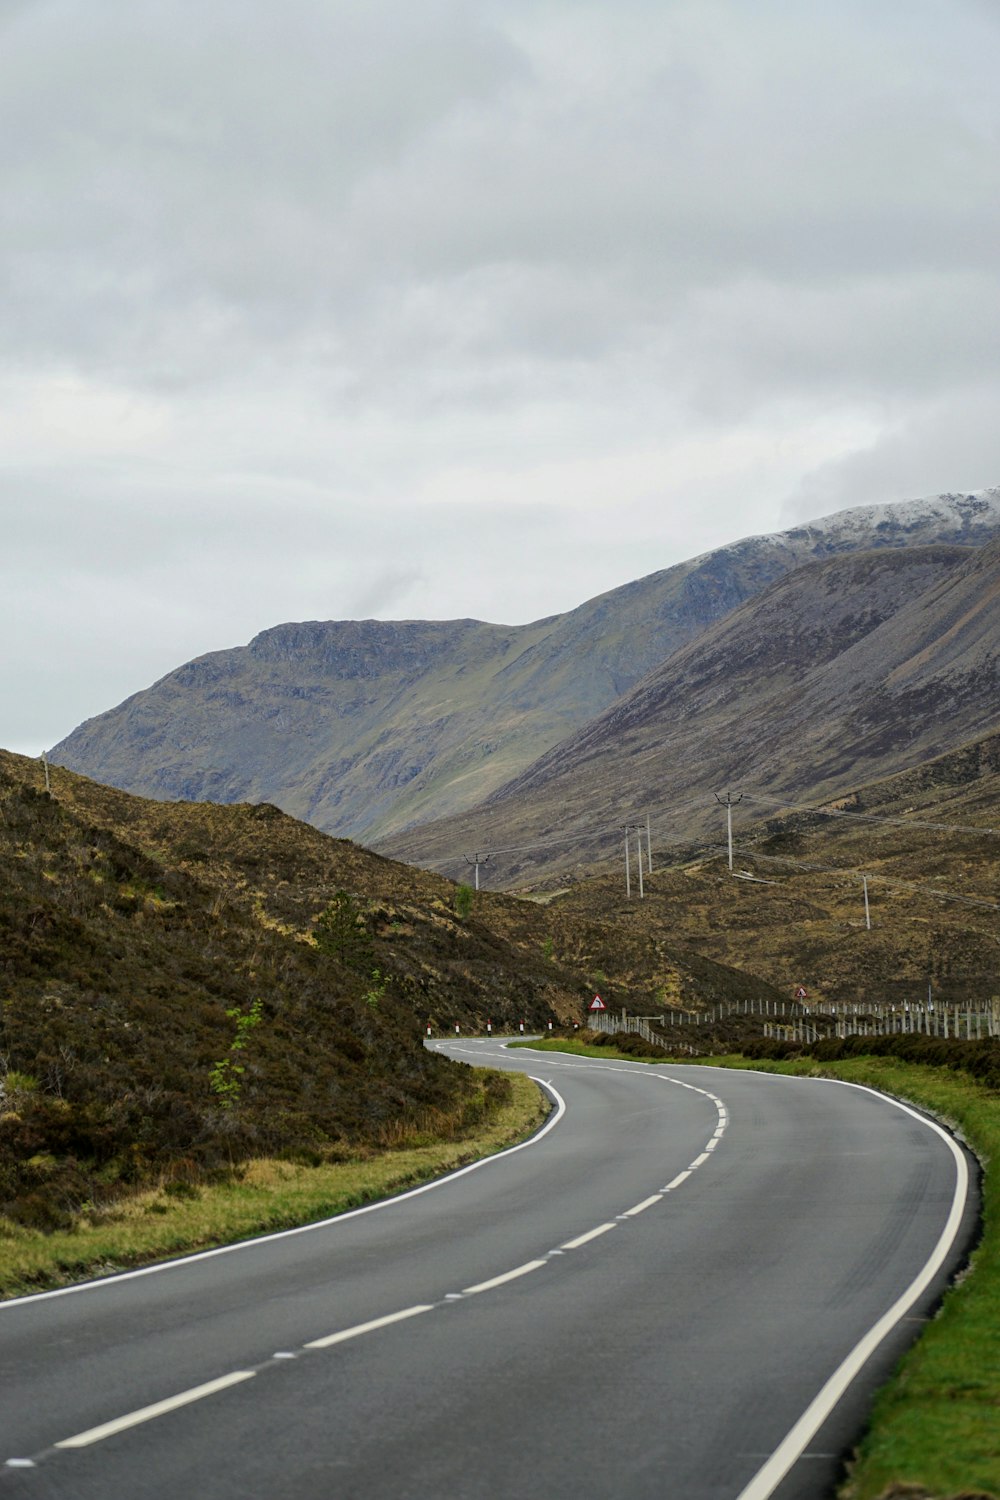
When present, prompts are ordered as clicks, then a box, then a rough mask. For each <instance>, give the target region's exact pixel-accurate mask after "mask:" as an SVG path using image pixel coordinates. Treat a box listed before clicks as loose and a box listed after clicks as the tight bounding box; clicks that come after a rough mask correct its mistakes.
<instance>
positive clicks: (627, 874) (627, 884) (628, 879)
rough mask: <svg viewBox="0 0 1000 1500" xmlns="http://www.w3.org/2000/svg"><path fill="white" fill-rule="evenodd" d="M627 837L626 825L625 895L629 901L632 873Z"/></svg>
mask: <svg viewBox="0 0 1000 1500" xmlns="http://www.w3.org/2000/svg"><path fill="white" fill-rule="evenodd" d="M628 835H629V826H628V824H627V823H626V824H625V895H626V896H627V897H628V899H629V900H630V901H631V899H632V873H631V871H630V869H629V863H628Z"/></svg>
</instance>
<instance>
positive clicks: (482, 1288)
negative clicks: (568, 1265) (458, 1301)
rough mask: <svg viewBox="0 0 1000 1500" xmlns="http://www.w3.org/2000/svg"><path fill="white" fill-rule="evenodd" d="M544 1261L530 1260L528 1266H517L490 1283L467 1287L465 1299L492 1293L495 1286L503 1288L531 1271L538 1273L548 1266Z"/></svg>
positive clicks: (481, 1282)
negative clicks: (480, 1293)
mask: <svg viewBox="0 0 1000 1500" xmlns="http://www.w3.org/2000/svg"><path fill="white" fill-rule="evenodd" d="M546 1264H547V1262H546V1261H544V1260H529V1261H528V1262H527V1264H526V1265H523V1266H517V1267H516V1269H515V1270H513V1271H504V1273H503V1275H502V1276H491V1277H490V1279H489V1281H479V1282H477V1283H476V1285H475V1286H467V1287H465V1288H464V1289H463V1292H462V1296H463V1297H475V1295H476V1294H477V1292H492V1290H493V1288H494V1287H495V1286H503V1285H504V1284H505V1283H506V1282H508V1281H516V1280H517V1278H518V1277H519V1276H527V1274H528V1272H529V1271H538V1270H540V1269H541V1267H542V1266H544V1265H546Z"/></svg>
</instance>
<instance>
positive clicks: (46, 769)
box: [42, 750, 52, 792]
mask: <svg viewBox="0 0 1000 1500" xmlns="http://www.w3.org/2000/svg"><path fill="white" fill-rule="evenodd" d="M42 769H43V770H44V772H45V790H46V791H47V792H51V790H52V787H51V786H50V785H49V758H48V756H47V755H46V753H45V751H44V750H43V751H42Z"/></svg>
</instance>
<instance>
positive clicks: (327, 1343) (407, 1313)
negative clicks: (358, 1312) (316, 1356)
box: [302, 1302, 434, 1349]
mask: <svg viewBox="0 0 1000 1500" xmlns="http://www.w3.org/2000/svg"><path fill="white" fill-rule="evenodd" d="M433 1306H434V1304H433V1303H431V1302H424V1303H420V1304H418V1306H416V1307H404V1308H403V1310H402V1312H395V1313H387V1314H386V1316H385V1317H384V1318H372V1320H371V1322H370V1323H356V1324H355V1326H354V1327H353V1328H342V1329H341V1330H340V1332H339V1333H328V1334H327V1335H326V1337H325V1338H322V1339H311V1340H310V1341H309V1343H308V1344H303V1345H302V1347H303V1349H330V1348H332V1346H333V1345H334V1344H343V1343H345V1342H346V1341H347V1339H356V1338H360V1336H361V1335H362V1334H363V1333H374V1332H375V1330H376V1328H388V1326H389V1324H390V1323H402V1321H403V1320H404V1318H415V1317H416V1316H417V1314H418V1313H425V1312H432V1311H433Z"/></svg>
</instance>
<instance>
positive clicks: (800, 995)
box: [795, 984, 809, 1000]
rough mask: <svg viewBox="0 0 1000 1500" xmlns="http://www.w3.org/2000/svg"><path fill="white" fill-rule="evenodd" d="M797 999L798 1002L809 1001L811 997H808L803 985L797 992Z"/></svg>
mask: <svg viewBox="0 0 1000 1500" xmlns="http://www.w3.org/2000/svg"><path fill="white" fill-rule="evenodd" d="M795 998H796V1000H808V999H809V996H808V994H807V992H806V990H805V989H804V988H803V986H802V985H801V984H800V985H799V987H798V989H797V990H796V991H795Z"/></svg>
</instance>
